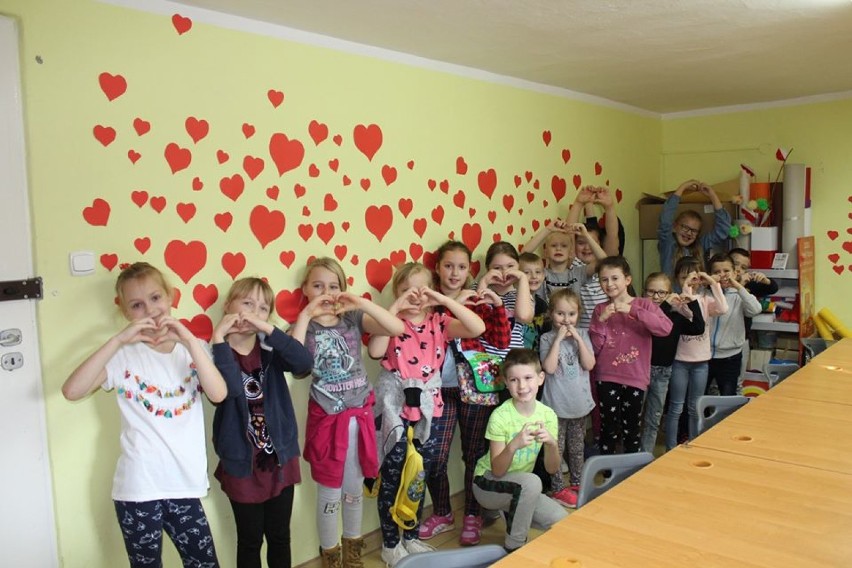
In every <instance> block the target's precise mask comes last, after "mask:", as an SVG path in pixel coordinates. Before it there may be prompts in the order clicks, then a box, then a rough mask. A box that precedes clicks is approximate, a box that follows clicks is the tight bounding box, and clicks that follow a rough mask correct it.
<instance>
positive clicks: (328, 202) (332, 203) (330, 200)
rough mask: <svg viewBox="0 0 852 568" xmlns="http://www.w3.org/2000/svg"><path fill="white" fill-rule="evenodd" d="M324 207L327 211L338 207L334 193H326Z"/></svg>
mask: <svg viewBox="0 0 852 568" xmlns="http://www.w3.org/2000/svg"><path fill="white" fill-rule="evenodd" d="M323 209H325V210H326V211H334V210H336V209H337V200H336V199H334V196H333V195H332V194H330V193H326V194H325V198H323Z"/></svg>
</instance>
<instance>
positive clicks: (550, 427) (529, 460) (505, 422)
mask: <svg viewBox="0 0 852 568" xmlns="http://www.w3.org/2000/svg"><path fill="white" fill-rule="evenodd" d="M531 422H541V423H543V424H544V427H545V429H547V431H548V432H550V435H551V436H552V437H553V439H554V440H555V439H557V437H558V435H559V426H558V423H557V421H556V413H555V412H553V410H552V409H550V407H548V406H545V405H544V404H542V403H540V402H538V401H536V403H535V411H534V412H533V413H532V415H531V416H523V415H521V414H520V413H519V412H518V411H517V410H516V409H515V405H514V404H513V401H512V399H509V400H507V401H506V402H504V403H503V404H501V405H500V406H498V407H497V408H496V409H495V410H494V412H492V413H491V418H489V419H488V428H487V429H486V430H485V438H486V439H487V440H494V441H497V442H503V443H505V444H506V445H508V444H509V442H511V441H512V438H514V437H515V436H517V435H518V432H520V431H521V430H522V429H523V428H524V426H526V425H527V424H530V423H531ZM541 446H542V444H541V442H533V443H532V444H530V445H529V446H527V447H526V448H521V449H520V450H518V451H516V452H515V455H514V456H512V464H511V465H510V466H509V469H508V470H507V471H506V473H512V472H516V471H520V472H526V473H531V472H532V470H533V467H535V460H536V457H538V452H539V450H541ZM490 470H491V449H490V448H489V449H488V451H487V452H486V453H485V455H484V456H482V457H481V458H479V461H478V462H476V469H475V470H474V472H473V475H474V477H475V476H477V475H483V474H484V473H485V472H486V471H490Z"/></svg>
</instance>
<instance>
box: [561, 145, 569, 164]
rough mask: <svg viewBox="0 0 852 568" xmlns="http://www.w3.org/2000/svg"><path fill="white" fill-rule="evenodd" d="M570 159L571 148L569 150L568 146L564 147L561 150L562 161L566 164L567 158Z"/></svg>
mask: <svg viewBox="0 0 852 568" xmlns="http://www.w3.org/2000/svg"><path fill="white" fill-rule="evenodd" d="M570 159H571V150H569V149H568V148H565V149H564V150H562V162H563V163H565V164H567V163H568V160H570Z"/></svg>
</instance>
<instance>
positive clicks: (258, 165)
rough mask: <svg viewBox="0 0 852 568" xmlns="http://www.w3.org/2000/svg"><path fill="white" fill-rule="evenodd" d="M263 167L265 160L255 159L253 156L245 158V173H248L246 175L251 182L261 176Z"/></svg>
mask: <svg viewBox="0 0 852 568" xmlns="http://www.w3.org/2000/svg"><path fill="white" fill-rule="evenodd" d="M263 167H264V161H263V158H255V157H253V156H246V157H245V158H243V171H245V172H246V175H247V176H248V177H249V179H251V180H254V178H256V177H257V176H259V175H260V173H261V172H262V171H263Z"/></svg>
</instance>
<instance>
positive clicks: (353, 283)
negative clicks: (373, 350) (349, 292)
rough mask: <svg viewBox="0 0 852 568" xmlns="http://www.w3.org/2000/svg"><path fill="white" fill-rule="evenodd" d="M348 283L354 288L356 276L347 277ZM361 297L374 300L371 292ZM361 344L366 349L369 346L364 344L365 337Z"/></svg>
mask: <svg viewBox="0 0 852 568" xmlns="http://www.w3.org/2000/svg"><path fill="white" fill-rule="evenodd" d="M346 283H347V284H349V286H350V287H352V286H354V285H355V277H354V276H347V277H346ZM361 296H362V297H364V298H367V299H368V300H370V301H372V300H373V298H372V296H370V293H369V292H364V293H363V294H361ZM361 343H363V344H364V346H365V347H366V346H367V344H366V343H365V342H364V335H361Z"/></svg>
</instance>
